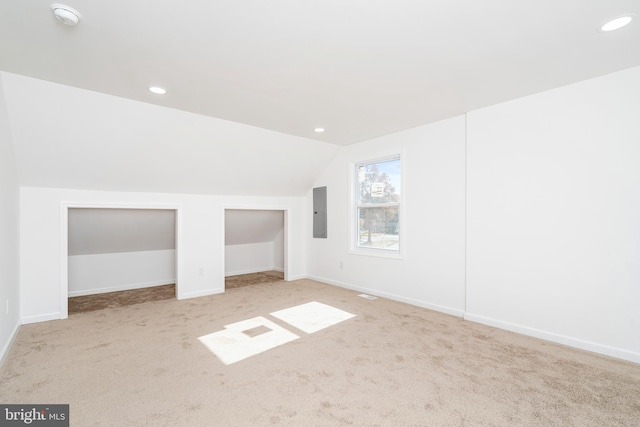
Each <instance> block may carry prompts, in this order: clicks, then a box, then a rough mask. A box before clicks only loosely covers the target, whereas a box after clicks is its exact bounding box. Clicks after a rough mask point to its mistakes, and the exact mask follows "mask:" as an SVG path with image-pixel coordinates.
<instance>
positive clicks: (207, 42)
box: [0, 0, 640, 145]
mask: <svg viewBox="0 0 640 427" xmlns="http://www.w3.org/2000/svg"><path fill="white" fill-rule="evenodd" d="M50 3H51V1H43V0H29V1H18V0H2V1H0V16H2V24H1V25H0V70H3V71H8V72H11V73H15V74H22V75H26V76H30V77H35V78H38V79H42V80H48V81H52V82H57V83H61V84H64V85H69V86H74V87H78V88H83V89H88V90H92V91H97V92H102V93H106V94H111V95H115V96H118V97H124V98H130V99H134V100H138V101H143V102H147V103H153V104H158V105H162V106H168V107H172V108H175V109H181V110H185V111H190V112H195V113H199V114H203V115H208V116H212V117H217V118H221V119H225V120H230V121H235V122H240V123H244V124H249V125H253V126H257V127H262V128H265V129H270V130H275V131H278V132H282V133H287V134H291V135H296V136H301V137H305V138H312V139H317V140H321V141H324V142H329V143H335V144H341V145H346V144H350V143H354V142H358V141H362V140H366V139H370V138H372V137H376V136H380V135H384V134H389V133H392V132H396V131H399V130H402V129H406V128H410V127H414V126H418V125H422V124H426V123H430V122H433V121H437V120H440V119H443V118H447V117H452V116H455V115H458V114H462V113H464V112H466V111H470V110H473V109H477V108H479V107H483V106H487V105H491V104H495V103H498V102H502V101H505V100H508V99H513V98H517V97H521V96H525V95H528V94H532V93H536V92H540V91H544V90H548V89H552V88H555V87H558V86H562V85H566V84H569V83H572V82H577V81H580V80H584V79H588V78H592V77H596V76H599V75H603V74H607V73H610V72H614V71H618V70H622V69H625V68H630V67H633V66H637V65H640V22H638V21H640V20H639V19H636V20H635V21H636V22H633V23H632V24H631V25H630V26H628V27H626V28H624V29H622V30H620V31H619V32H614V33H607V34H601V33H598V32H597V31H596V27H597V26H598V25H599V24H601V23H603V22H604V21H606V20H607V19H609V18H612V17H615V16H619V15H621V14H625V13H629V12H634V13H636V14H637V15H639V16H640V0H599V1H598V0H589V1H585V0H561V1H558V0H535V1H513V0H483V1H478V0H394V1H391V0H387V1H382V0H366V1H364V0H353V1H340V0H324V1H322V2H316V1H294V0H272V1H264V0H234V1H224V2H223V1H218V0H184V1H181V2H175V1H166V0H155V1H125V0H112V1H109V2H104V1H93V0H70V1H69V2H68V3H67V4H69V6H71V7H74V8H76V9H77V10H79V11H80V13H81V14H82V17H83V18H82V21H81V22H80V24H79V25H78V26H77V27H66V26H64V25H62V24H61V23H59V22H58V21H56V20H55V18H54V17H53V15H52V14H51V11H50V9H49V6H50ZM149 85H160V86H163V87H165V88H166V89H167V91H168V93H167V94H166V95H164V96H158V95H153V94H151V93H149V92H148V91H147V87H148V86H149ZM317 126H322V127H325V128H326V129H327V131H326V132H325V133H323V134H316V133H314V132H313V128H315V127H317Z"/></svg>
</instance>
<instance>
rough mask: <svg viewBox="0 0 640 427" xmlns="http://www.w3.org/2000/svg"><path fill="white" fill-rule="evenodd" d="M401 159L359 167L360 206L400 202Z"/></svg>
mask: <svg viewBox="0 0 640 427" xmlns="http://www.w3.org/2000/svg"><path fill="white" fill-rule="evenodd" d="M400 176H401V175H400V159H393V160H387V161H383V162H378V163H369V164H363V165H359V166H358V189H359V197H360V200H359V202H358V203H359V204H368V203H397V202H399V201H400V181H401V180H400Z"/></svg>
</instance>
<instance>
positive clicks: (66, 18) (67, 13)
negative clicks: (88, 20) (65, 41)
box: [51, 3, 82, 26]
mask: <svg viewBox="0 0 640 427" xmlns="http://www.w3.org/2000/svg"><path fill="white" fill-rule="evenodd" d="M51 11H52V12H53V16H55V17H56V18H57V19H58V21H60V22H62V23H63V24H65V25H71V26H73V25H78V22H80V18H82V15H80V12H78V11H77V10H75V9H74V8H72V7H69V6H67V5H65V4H57V3H56V4H52V5H51Z"/></svg>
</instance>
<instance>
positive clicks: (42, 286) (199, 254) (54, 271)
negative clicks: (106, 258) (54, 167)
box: [20, 187, 306, 323]
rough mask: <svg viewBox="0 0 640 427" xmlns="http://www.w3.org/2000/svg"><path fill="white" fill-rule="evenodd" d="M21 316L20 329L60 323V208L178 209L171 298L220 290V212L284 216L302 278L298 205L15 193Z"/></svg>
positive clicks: (292, 200) (267, 200)
mask: <svg viewBox="0 0 640 427" xmlns="http://www.w3.org/2000/svg"><path fill="white" fill-rule="evenodd" d="M20 196H21V198H20V233H21V235H20V242H21V247H20V274H21V310H22V319H23V321H24V322H25V323H28V322H37V321H44V320H49V319H58V318H61V317H64V315H65V313H64V308H65V307H64V301H66V300H65V299H64V298H65V297H66V295H64V292H63V289H66V286H64V287H63V285H62V283H61V277H62V275H63V274H62V273H63V270H62V267H63V266H64V265H65V263H66V254H65V253H64V252H66V249H63V247H66V246H63V243H64V239H65V237H64V236H66V234H63V233H62V232H61V217H62V206H64V205H65V204H66V203H71V204H74V205H79V204H83V205H91V206H93V207H97V206H96V205H99V206H106V205H111V206H113V205H116V206H117V207H129V208H134V207H141V206H145V207H156V208H165V209H168V208H175V209H177V210H178V212H179V214H178V220H177V233H178V243H177V247H176V250H177V251H178V263H177V266H176V267H177V281H178V291H177V292H178V298H190V297H197V296H202V295H208V294H213V293H217V292H222V291H223V290H224V265H223V262H222V260H223V251H224V241H223V237H222V236H223V234H224V230H223V228H224V221H223V215H224V210H225V207H229V206H234V207H236V208H239V207H240V208H242V207H244V208H247V209H279V210H287V211H288V218H289V227H290V230H291V233H289V238H288V239H287V243H286V244H287V247H288V248H289V251H288V254H289V259H288V261H287V266H288V269H289V279H290V280H295V279H296V278H300V277H303V276H304V273H305V259H306V250H305V240H304V238H303V237H302V236H303V235H304V230H303V228H304V224H305V219H304V211H303V209H304V202H305V200H304V198H296V197H239V196H206V195H189V194H159V193H128V192H115V191H114V192H110V191H89V190H70V189H53V188H38V187H22V188H21V190H20Z"/></svg>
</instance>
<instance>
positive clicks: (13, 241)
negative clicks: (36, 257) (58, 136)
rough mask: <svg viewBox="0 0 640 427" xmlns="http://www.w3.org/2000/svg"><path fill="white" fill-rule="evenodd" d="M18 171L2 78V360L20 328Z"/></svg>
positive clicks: (0, 282) (0, 341) (0, 318)
mask: <svg viewBox="0 0 640 427" xmlns="http://www.w3.org/2000/svg"><path fill="white" fill-rule="evenodd" d="M18 194H19V193H18V171H17V168H16V162H15V157H14V153H13V143H12V138H11V130H10V128H9V118H8V115H7V108H6V105H5V96H4V83H3V81H2V76H1V75H0V360H2V358H3V357H4V355H5V353H6V351H7V350H8V348H9V345H10V343H11V341H12V340H13V337H14V336H15V334H16V332H17V330H18V328H19V325H20V303H19V296H20V291H19V289H20V287H19V274H18V246H19V245H18V206H19V202H18Z"/></svg>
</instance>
